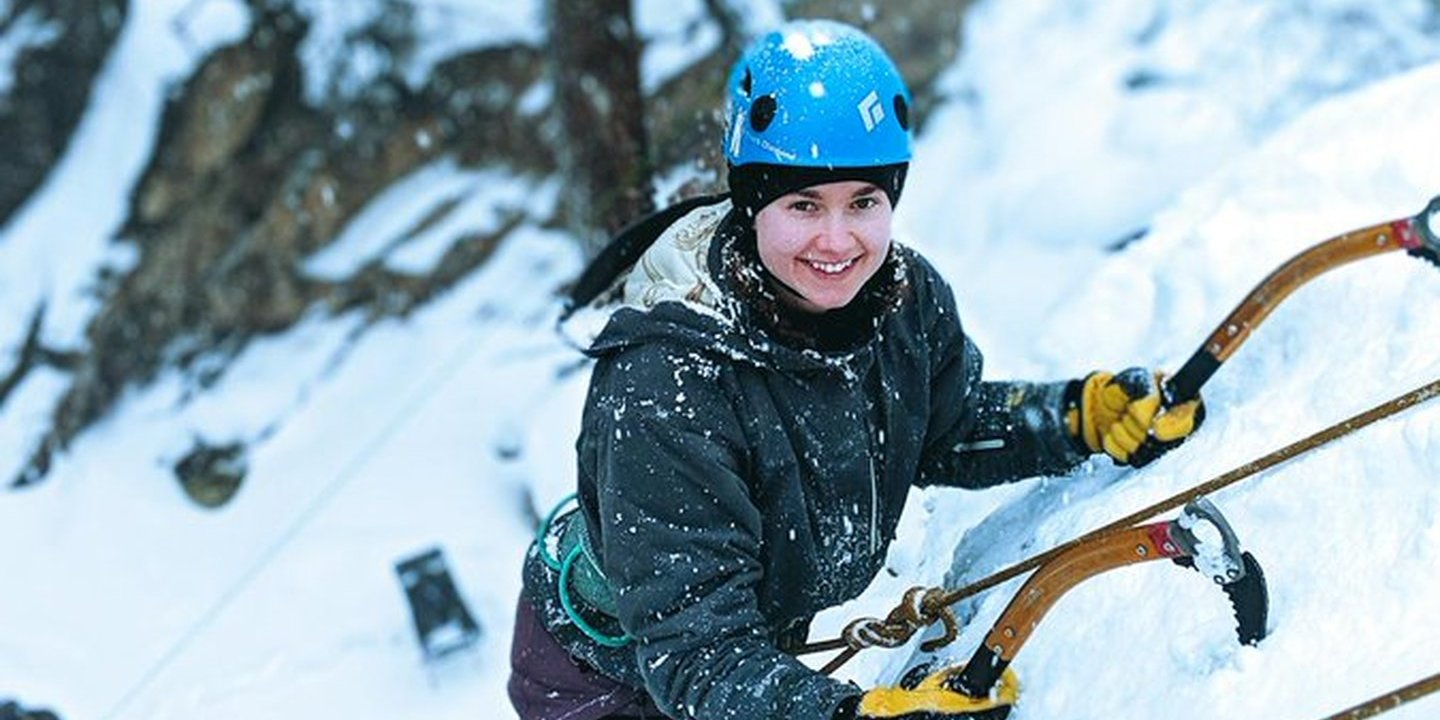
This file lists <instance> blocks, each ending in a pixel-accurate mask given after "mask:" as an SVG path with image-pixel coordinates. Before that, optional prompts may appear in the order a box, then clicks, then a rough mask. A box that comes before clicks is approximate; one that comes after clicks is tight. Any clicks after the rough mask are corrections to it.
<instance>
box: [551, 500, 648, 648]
mask: <svg viewBox="0 0 1440 720" xmlns="http://www.w3.org/2000/svg"><path fill="white" fill-rule="evenodd" d="M572 505H573V507H571V506H572ZM567 507H568V508H569V509H568V510H567ZM579 509H580V508H579V501H578V496H577V495H576V494H575V493H571V494H569V495H567V496H566V497H564V498H563V499H561V500H560V502H559V503H556V505H555V507H554V508H552V509H551V510H550V513H549V514H548V515H546V516H545V521H544V522H542V523H540V528H539V530H537V531H536V534H535V551H536V552H537V553H539V555H540V560H541V562H543V563H545V566H546V567H548V568H550V569H551V570H552V571H554V572H556V573H558V576H557V578H556V580H555V592H556V593H557V594H558V595H559V596H560V607H562V608H564V610H565V616H566V617H567V618H569V620H570V622H571V623H573V624H574V625H575V627H576V628H579V630H580V632H582V633H585V636H586V637H588V638H590V639H591V640H594V641H595V642H596V643H598V644H600V645H604V646H605V647H611V648H618V647H624V646H626V645H628V644H629V643H630V640H631V636H630V633H628V632H625V633H621V634H619V635H612V634H609V633H606V632H605V631H603V630H601V629H600V628H597V627H595V625H594V624H593V623H591V622H590V621H588V620H586V619H585V616H584V615H583V614H581V612H580V609H579V607H578V606H577V605H576V603H575V595H579V596H580V600H582V601H583V602H584V603H585V604H586V605H588V606H590V607H591V608H594V609H595V610H598V611H599V612H601V613H603V614H604V615H606V616H607V617H611V618H614V617H615V613H616V609H615V596H614V593H613V591H612V590H611V589H610V583H609V581H608V580H607V579H606V577H605V573H604V572H603V571H601V570H600V563H599V562H598V561H596V559H595V553H594V551H592V550H591V548H590V533H589V531H588V530H586V528H585V518H584V516H583V515H581V514H580V513H579V512H578V511H579ZM562 511H563V512H562ZM557 524H559V525H560V530H559V532H558V533H554V532H552V531H553V529H554V527H555V526H556V525H557ZM552 539H553V540H554V542H555V545H556V547H557V548H558V551H557V552H555V553H554V554H552V553H551V551H550V549H549V545H550V544H551V541H552Z"/></svg>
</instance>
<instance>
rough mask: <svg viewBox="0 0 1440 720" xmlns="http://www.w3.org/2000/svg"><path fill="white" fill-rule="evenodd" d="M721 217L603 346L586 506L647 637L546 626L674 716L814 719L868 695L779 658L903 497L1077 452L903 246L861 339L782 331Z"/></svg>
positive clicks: (992, 479)
mask: <svg viewBox="0 0 1440 720" xmlns="http://www.w3.org/2000/svg"><path fill="white" fill-rule="evenodd" d="M726 209H727V208H726V207H725V206H723V205H722V206H719V207H711V208H702V209H700V210H697V211H695V212H693V213H691V214H690V215H688V216H686V217H685V218H683V219H682V220H681V221H680V222H679V223H677V224H676V226H675V227H672V228H671V229H670V230H668V231H667V232H666V233H665V234H664V235H663V236H662V237H661V238H660V239H659V241H657V243H656V244H655V246H654V247H652V248H651V250H650V252H649V253H647V255H646V258H645V259H642V261H641V262H640V263H639V264H638V265H637V266H636V268H635V270H634V271H633V272H632V273H631V276H630V280H629V282H628V283H627V286H626V293H625V295H626V300H627V303H628V304H627V306H626V307H623V308H622V309H620V310H618V311H616V312H615V313H614V314H613V315H612V316H611V317H610V319H609V322H608V324H607V325H606V326H605V329H604V331H603V332H602V333H601V334H600V336H599V337H598V338H597V339H596V341H595V342H594V344H593V346H592V347H591V349H590V354H592V355H593V356H594V357H595V358H596V365H595V368H594V373H593V375H592V377H591V381H590V394H589V398H588V400H587V402H586V406H585V414H584V419H583V425H582V430H581V436H580V439H579V442H578V451H579V478H578V480H579V495H580V500H581V512H582V513H583V515H584V518H585V520H586V523H587V525H588V527H589V528H590V531H591V534H592V537H593V539H594V543H593V544H594V550H595V552H596V554H597V555H598V558H599V562H600V566H601V569H602V570H603V572H604V573H605V575H606V577H607V579H608V582H609V585H610V587H611V588H612V589H613V590H614V591H615V593H616V603H617V608H618V619H619V624H620V626H623V628H624V629H625V630H626V631H628V632H629V633H630V634H632V635H633V636H634V638H635V640H634V642H632V643H631V644H630V645H628V646H627V647H625V648H621V649H619V650H612V649H605V648H599V647H597V646H596V645H595V644H594V643H591V642H589V641H588V640H587V639H586V638H584V637H583V636H581V635H579V634H578V633H575V632H573V630H571V629H567V628H566V627H564V625H565V622H564V621H563V619H558V620H557V619H556V618H554V616H553V613H552V614H551V618H550V621H549V622H547V624H548V625H549V626H551V628H552V632H553V633H554V634H556V636H557V637H558V638H559V639H561V641H562V643H563V644H566V645H567V647H570V648H571V650H572V652H573V653H574V654H576V655H577V656H579V657H582V658H585V659H586V660H588V661H589V662H590V663H591V664H592V665H595V666H596V667H597V668H598V669H600V670H601V671H602V672H605V673H606V674H609V675H611V676H612V677H616V678H619V679H621V680H624V681H626V682H630V683H643V686H644V687H645V688H646V690H647V691H648V692H649V693H650V695H651V697H652V698H653V699H654V700H655V701H656V703H657V705H658V706H659V707H660V708H661V709H663V710H664V711H665V712H666V713H667V714H669V715H671V716H673V717H698V718H760V717H776V718H781V717H783V718H795V719H812V718H813V719H816V720H821V719H825V718H829V717H830V715H831V712H832V710H833V708H834V706H835V705H836V704H837V703H838V702H839V701H840V700H841V699H842V698H844V697H846V696H848V695H854V694H857V693H858V692H859V690H858V689H856V688H855V687H854V686H851V685H847V684H843V683H840V682H837V681H834V680H831V679H829V678H826V677H824V676H822V675H819V674H818V673H816V672H814V671H812V670H810V669H808V668H807V667H805V666H804V665H802V664H801V663H800V662H798V661H797V660H795V659H794V658H793V657H791V656H790V655H787V654H786V653H784V652H783V651H782V650H781V649H780V647H781V646H782V645H784V644H786V643H787V642H790V641H793V640H795V639H799V640H803V634H804V631H805V628H806V626H807V625H808V623H809V620H810V618H811V617H813V616H814V614H815V613H817V612H819V611H820V610H823V609H825V608H829V607H832V606H835V605H838V604H840V603H842V602H844V601H846V600H849V599H851V598H854V597H855V596H857V595H858V594H859V593H860V592H861V591H862V590H863V589H864V588H865V587H866V586H867V585H868V584H869V583H870V581H871V580H872V579H873V577H874V576H875V574H876V573H877V572H878V571H879V570H880V569H881V566H882V563H883V562H884V559H885V552H886V548H887V547H888V545H889V543H890V542H891V540H892V539H893V538H894V534H895V527H896V524H897V522H898V520H899V517H900V512H901V509H902V508H903V506H904V502H905V496H906V493H907V492H909V489H910V487H911V486H914V485H920V486H924V485H947V486H959V487H968V488H980V487H987V486H990V485H995V484H998V483H1002V482H1006V481H1009V480H1014V479H1017V478H1022V477H1029V476H1034V475H1041V474H1054V473H1062V472H1065V471H1067V470H1068V469H1070V468H1072V467H1073V466H1074V465H1075V464H1077V463H1078V462H1079V461H1080V460H1081V459H1082V456H1081V455H1080V454H1079V453H1078V452H1077V451H1076V449H1075V447H1074V445H1073V443H1072V441H1071V440H1070V439H1069V437H1068V434H1067V433H1066V432H1065V431H1064V429H1063V425H1062V423H1061V405H1062V394H1063V393H1064V391H1065V387H1066V384H1065V383H1053V384H1043V385H1040V384H1027V383H1013V382H1008V383H992V382H982V381H981V380H980V370H981V357H980V353H979V351H978V350H977V349H976V348H975V346H974V344H973V343H971V342H970V341H969V339H968V338H966V337H965V335H964V333H963V332H962V331H961V327H960V319H959V315H958V313H957V311H956V307H955V300H954V298H953V296H952V294H951V291H950V288H949V287H948V286H947V285H946V283H945V282H944V280H942V279H941V278H940V276H939V275H938V274H937V273H936V271H935V270H934V268H932V267H931V266H930V265H929V264H928V263H927V262H926V261H925V260H924V259H923V258H921V257H920V256H919V255H918V254H916V253H914V252H913V251H910V250H908V249H905V248H903V247H900V246H898V245H897V246H895V248H894V249H893V250H892V253H891V257H890V259H889V260H888V261H887V264H886V265H885V266H884V267H883V268H882V269H881V271H880V272H879V273H878V274H877V278H876V280H874V281H872V282H874V283H882V284H887V285H888V286H889V287H891V288H892V289H894V290H895V291H896V292H895V293H894V298H895V299H894V302H891V303H889V304H887V305H884V307H883V309H882V310H880V311H878V312H876V313H875V314H874V317H873V318H871V320H870V322H871V327H870V328H866V329H865V331H864V332H862V333H861V335H860V341H859V342H857V343H855V344H854V345H853V347H850V348H848V349H845V350H837V351H831V352H822V351H817V350H814V349H807V348H804V347H797V346H795V345H794V344H793V343H787V342H783V341H781V340H779V339H777V337H776V333H774V332H768V331H767V328H770V327H772V324H771V323H768V322H766V321H765V319H764V318H760V317H757V307H759V306H763V304H762V305H759V306H757V303H756V302H754V301H753V298H751V297H748V296H747V290H746V289H745V283H743V282H741V281H740V280H737V277H741V275H740V274H737V272H736V271H735V266H736V263H742V264H743V263H744V262H745V260H744V257H743V253H740V252H738V251H737V250H736V249H735V246H736V244H737V243H739V242H741V241H740V240H738V239H737V237H741V236H743V231H741V230H739V229H737V227H738V226H736V225H734V224H733V219H728V220H727V219H726V218H727V217H728V216H726V215H725V210H726ZM737 258H739V259H737ZM867 289H868V288H867ZM871 328H873V329H871ZM527 576H528V577H527V587H528V590H527V591H528V592H529V593H530V594H531V597H532V598H535V599H536V600H537V603H538V604H541V605H545V604H547V603H546V600H545V598H544V597H537V596H543V595H544V594H545V592H546V591H547V590H548V591H550V592H552V593H553V588H546V587H544V584H545V582H547V577H548V578H549V581H550V582H553V573H548V574H547V573H546V572H545V571H544V568H543V566H541V565H540V564H539V563H537V562H535V560H534V558H533V557H532V558H531V559H530V562H529V568H528V571H527ZM548 604H549V605H551V606H553V605H554V603H553V602H550V603H548Z"/></svg>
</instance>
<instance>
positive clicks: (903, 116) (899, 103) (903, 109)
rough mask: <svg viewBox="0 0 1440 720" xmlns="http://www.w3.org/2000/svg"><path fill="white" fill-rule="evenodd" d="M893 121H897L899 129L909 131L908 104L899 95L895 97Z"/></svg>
mask: <svg viewBox="0 0 1440 720" xmlns="http://www.w3.org/2000/svg"><path fill="white" fill-rule="evenodd" d="M895 119H896V120H897V121H899V123H900V127H901V128H903V129H905V130H909V129H910V104H909V103H907V102H905V98H903V97H901V96H899V95H896V96H895Z"/></svg>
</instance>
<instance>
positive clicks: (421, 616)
mask: <svg viewBox="0 0 1440 720" xmlns="http://www.w3.org/2000/svg"><path fill="white" fill-rule="evenodd" d="M395 572H396V574H398V575H399V576H400V584H401V585H402V586H404V588H405V598H406V599H407V600H408V601H409V602H410V615H411V617H412V618H413V619H414V621H415V638H416V640H418V641H419V643H420V649H421V650H422V651H423V652H424V654H425V660H426V662H430V661H433V660H437V659H439V658H442V657H444V656H446V655H449V654H451V653H453V652H456V651H459V650H464V649H466V648H468V647H470V646H471V645H474V644H475V641H476V640H479V639H480V635H481V632H480V626H479V625H477V624H476V623H475V618H474V617H473V616H472V615H471V614H470V610H469V609H468V608H467V607H465V601H464V600H463V599H461V597H460V592H459V590H457V589H456V588H455V581H454V579H453V578H451V576H450V569H449V567H447V566H446V564H445V555H444V553H443V552H442V551H441V550H440V548H438V547H436V548H431V549H429V550H426V551H425V552H422V553H420V554H418V555H414V556H411V557H409V558H406V559H404V560H401V561H400V562H398V563H396V564H395Z"/></svg>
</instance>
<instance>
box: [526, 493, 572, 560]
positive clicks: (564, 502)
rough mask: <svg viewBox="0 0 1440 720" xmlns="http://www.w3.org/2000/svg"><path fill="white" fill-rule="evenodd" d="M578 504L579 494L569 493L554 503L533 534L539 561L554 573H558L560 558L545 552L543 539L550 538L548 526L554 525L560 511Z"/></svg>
mask: <svg viewBox="0 0 1440 720" xmlns="http://www.w3.org/2000/svg"><path fill="white" fill-rule="evenodd" d="M579 502H580V494H579V493H570V494H569V495H566V496H565V497H563V498H561V499H560V502H558V503H555V507H554V508H551V510H550V514H549V515H546V516H545V521H544V522H542V523H540V529H539V530H538V531H536V533H535V550H536V551H537V552H539V553H540V561H541V562H543V563H545V567H548V568H550V569H551V570H554V571H556V572H559V571H560V558H558V557H555V556H554V555H551V554H550V553H549V552H547V551H546V550H545V539H546V538H547V537H549V536H550V526H552V525H554V524H555V519H556V518H557V517H559V516H560V511H561V510H564V509H565V507H566V506H568V505H569V504H570V503H576V504H579Z"/></svg>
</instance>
